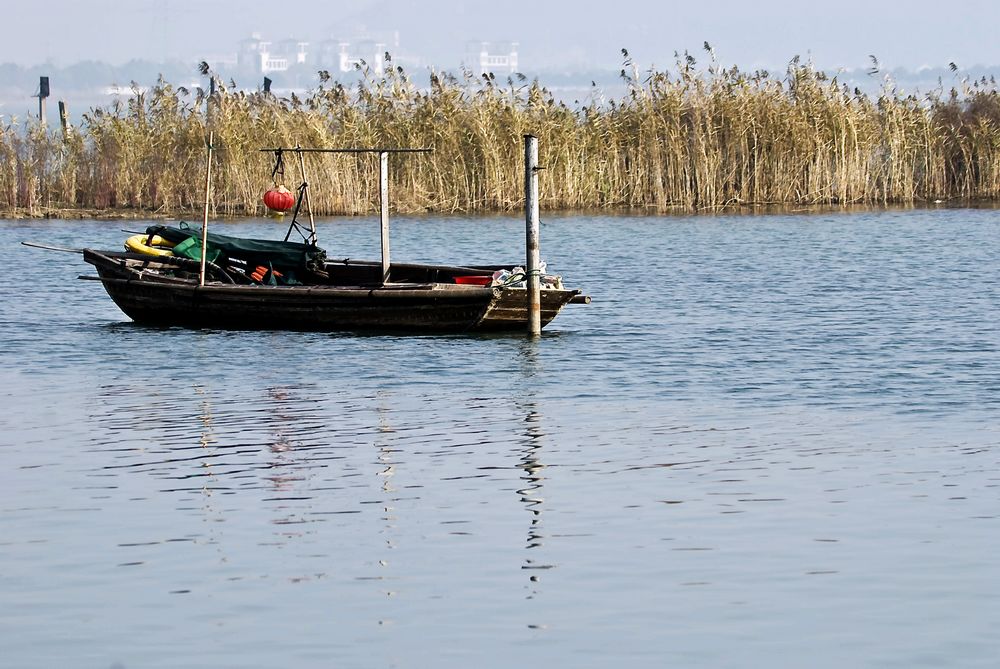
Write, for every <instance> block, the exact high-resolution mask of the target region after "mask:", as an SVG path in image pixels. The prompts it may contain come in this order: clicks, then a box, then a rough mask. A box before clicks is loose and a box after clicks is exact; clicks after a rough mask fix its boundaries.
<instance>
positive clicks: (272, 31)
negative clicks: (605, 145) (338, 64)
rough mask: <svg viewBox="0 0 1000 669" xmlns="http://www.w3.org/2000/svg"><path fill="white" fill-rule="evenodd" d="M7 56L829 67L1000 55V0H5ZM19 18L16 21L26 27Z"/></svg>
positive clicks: (2, 54) (999, 60) (18, 59)
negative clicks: (284, 44) (255, 54)
mask: <svg viewBox="0 0 1000 669" xmlns="http://www.w3.org/2000/svg"><path fill="white" fill-rule="evenodd" d="M0 6H2V7H3V9H4V12H3V13H4V17H5V21H4V23H5V29H4V31H3V33H4V38H3V40H2V41H0V62H15V63H20V64H37V63H42V62H45V61H46V60H51V61H53V62H54V63H55V64H56V65H66V64H69V63H73V62H76V61H80V60H91V59H92V60H104V61H108V62H111V63H122V62H124V61H127V60H131V59H133V58H143V59H150V60H163V59H165V58H171V59H174V58H176V59H183V60H186V61H192V62H195V61H197V60H200V59H203V58H212V57H220V56H224V55H225V54H228V53H235V50H236V43H237V42H238V41H239V40H240V39H241V38H243V37H247V36H249V34H250V33H252V32H255V31H256V32H260V33H262V35H263V36H264V37H265V38H266V39H275V40H277V39H281V38H284V37H297V38H299V39H304V40H308V41H313V42H316V41H319V40H321V39H324V38H328V37H333V38H348V39H350V38H352V37H354V36H355V35H357V34H358V33H359V32H360V31H362V30H367V31H369V32H371V33H377V34H380V35H383V34H385V35H391V34H392V33H393V31H398V32H399V38H400V49H399V52H400V53H402V54H412V55H415V56H419V57H421V58H422V59H423V60H424V61H426V62H428V63H431V64H439V65H442V66H453V64H455V63H457V62H458V61H459V60H460V59H461V57H462V55H463V54H464V52H465V44H466V42H467V41H469V40H510V41H517V42H519V43H520V57H521V63H522V69H523V70H525V71H532V70H536V69H552V68H557V67H559V68H566V69H582V68H586V67H591V68H593V67H598V68H604V69H612V68H617V67H619V66H620V62H621V57H620V53H619V52H620V49H621V48H622V47H627V48H628V49H629V50H630V51H631V52H632V54H633V55H634V56H635V59H636V61H637V62H638V63H639V64H640V65H641V66H643V67H645V66H649V65H653V64H655V65H666V64H669V63H671V62H672V61H673V52H674V51H675V50H680V51H683V50H684V49H688V50H691V51H692V52H699V54H698V55H700V52H701V46H702V43H703V42H704V41H706V40H707V41H709V42H710V43H711V44H712V45H713V46H714V47H715V49H716V52H717V54H718V56H719V58H720V60H721V61H722V62H723V63H724V64H726V65H729V64H736V65H739V66H740V67H742V68H753V67H768V68H775V67H783V66H784V65H785V63H787V61H788V60H789V59H790V58H791V57H792V56H794V55H796V54H800V55H802V56H803V57H808V56H811V57H812V59H813V61H814V62H815V63H816V64H817V65H818V66H820V67H823V68H835V67H851V68H857V67H865V66H866V65H867V64H868V54H875V55H877V56H878V58H879V59H880V60H881V61H882V63H883V64H884V65H885V66H887V67H896V66H904V67H908V68H911V69H912V68H917V67H920V66H923V65H929V66H934V67H940V66H946V65H947V64H948V63H949V62H950V61H954V62H956V63H958V64H959V65H960V66H962V67H967V66H971V65H975V64H983V65H993V64H1000V40H997V39H995V37H996V35H997V32H998V26H1000V3H993V2H987V1H985V0H951V1H950V2H941V1H940V0H933V1H931V0H911V1H909V2H905V3H904V2H898V3H897V2H879V1H878V0H867V1H865V0H839V1H838V2H822V3H810V2H808V1H807V0H806V1H803V0H794V1H793V0H741V1H738V2H722V1H719V0H686V1H685V2H662V1H661V2H657V1H654V0H642V1H638V2H596V1H592V0H575V1H570V0H497V1H494V2H481V1H474V2H457V1H455V0H423V1H421V2H417V1H407V0H353V1H351V2H346V1H342V0H298V1H295V0H288V1H285V2H278V1H275V0H238V1H234V0H129V1H128V2H124V1H122V0H37V1H28V0H0ZM14 26H16V27H17V28H16V29H15V28H14Z"/></svg>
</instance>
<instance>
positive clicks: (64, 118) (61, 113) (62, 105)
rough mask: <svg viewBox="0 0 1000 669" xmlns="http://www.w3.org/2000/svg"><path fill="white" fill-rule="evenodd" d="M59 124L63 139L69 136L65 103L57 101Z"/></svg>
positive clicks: (67, 113)
mask: <svg viewBox="0 0 1000 669" xmlns="http://www.w3.org/2000/svg"><path fill="white" fill-rule="evenodd" d="M59 124H60V125H62V132H63V139H68V138H69V110H68V109H66V103H65V102H63V101H62V100H60V101H59Z"/></svg>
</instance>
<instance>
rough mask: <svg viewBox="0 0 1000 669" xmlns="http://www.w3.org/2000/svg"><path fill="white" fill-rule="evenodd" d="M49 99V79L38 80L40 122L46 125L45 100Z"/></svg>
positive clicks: (40, 78) (41, 78)
mask: <svg viewBox="0 0 1000 669" xmlns="http://www.w3.org/2000/svg"><path fill="white" fill-rule="evenodd" d="M47 97H49V78H48V77H39V78H38V120H39V121H41V123H42V125H45V98H47Z"/></svg>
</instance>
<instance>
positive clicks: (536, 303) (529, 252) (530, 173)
mask: <svg viewBox="0 0 1000 669" xmlns="http://www.w3.org/2000/svg"><path fill="white" fill-rule="evenodd" d="M538 170H539V167H538V138H537V137H535V136H534V135H525V136H524V222H525V250H526V256H527V258H526V262H525V267H524V270H525V274H526V275H527V277H526V278H527V287H528V290H527V293H528V296H527V300H528V335H529V336H532V337H537V336H539V335H541V334H542V294H541V277H540V276H539V270H538V266H539V264H540V260H539V251H538Z"/></svg>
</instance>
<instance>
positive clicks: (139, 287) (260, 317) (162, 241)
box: [83, 146, 589, 332]
mask: <svg viewBox="0 0 1000 669" xmlns="http://www.w3.org/2000/svg"><path fill="white" fill-rule="evenodd" d="M267 150H268V151H274V152H275V154H276V161H277V162H276V166H275V170H276V171H277V170H278V169H279V168H281V169H282V170H283V167H281V166H282V165H283V163H282V157H281V156H282V152H283V151H294V152H297V154H298V156H299V163H300V166H301V170H302V185H301V186H300V187H299V188H298V198H297V200H296V201H295V204H294V206H295V213H294V214H293V216H292V221H291V225H290V226H289V230H288V234H286V235H285V239H284V240H283V241H271V240H259V239H242V238H236V237H228V236H224V235H218V234H208V233H207V230H205V229H204V228H205V227H207V221H208V217H207V207H206V218H205V226H204V227H203V229H202V230H196V229H190V228H185V227H183V225H182V226H181V227H176V228H174V227H166V226H150V227H149V228H147V230H146V232H145V234H144V235H136V236H133V237H131V238H129V240H128V242H127V243H126V249H127V250H126V251H124V252H121V251H97V250H92V249H84V250H83V258H84V260H85V261H86V262H88V263H90V264H92V265H94V267H96V268H97V273H98V277H97V278H99V279H100V281H101V282H102V283H103V284H104V287H105V289H106V290H107V292H108V295H110V296H111V299H113V300H114V302H115V304H117V305H118V307H119V308H121V310H122V311H123V312H125V314H126V315H128V316H129V317H130V318H131V319H132V320H134V321H136V322H138V323H149V324H157V325H181V326H188V327H218V328H233V329H314V330H392V331H402V332H467V331H501V330H523V329H524V328H525V326H526V325H529V322H530V319H529V315H531V314H534V313H536V312H535V311H534V308H538V310H539V311H538V312H539V313H540V325H541V326H544V325H546V324H547V323H549V322H550V321H551V320H552V319H553V318H555V317H556V316H557V315H558V314H559V312H560V311H561V310H562V308H563V307H565V306H566V305H567V304H570V303H574V302H575V303H584V304H585V303H587V302H589V298H588V297H586V296H583V295H581V294H580V291H579V290H567V289H565V288H564V287H563V285H562V279H561V277H558V276H547V275H545V274H544V264H541V265H538V267H539V268H540V269H537V268H536V269H531V268H529V269H528V270H524V269H522V268H519V267H518V268H515V267H513V266H512V265H509V264H508V265H474V266H463V265H423V264H406V263H392V262H390V259H389V251H388V248H389V246H388V245H389V241H388V202H387V200H388V173H387V170H388V167H387V165H388V159H387V157H388V153H389V152H391V151H392V150H389V149H329V150H327V149H300V148H295V149H267ZM303 151H328V152H355V153H363V152H377V153H379V154H380V182H381V197H380V199H381V202H382V215H381V219H382V230H381V232H382V260H381V262H379V261H363V260H353V259H346V258H345V259H343V260H335V261H331V260H328V259H327V257H326V253H325V251H323V249H321V248H320V247H319V246H318V245H317V239H316V227H315V223H314V221H313V219H312V214H311V211H310V213H309V228H308V229H306V228H304V227H302V226H301V225H300V224H299V223H298V221H297V216H298V213H299V208H300V207H301V206H302V205H303V203H304V204H305V206H306V208H307V209H308V208H309V198H308V194H307V192H308V191H307V185H308V184H307V182H306V180H305V167H304V163H303V160H302V153H303ZM396 151H420V150H418V149H398V150H396ZM209 152H210V153H209V172H208V175H207V177H206V181H207V182H208V183H209V184H210V175H211V171H210V170H211V146H209ZM529 172H530V170H529ZM282 173H283V171H282ZM272 176H273V175H272ZM536 179H537V177H536ZM536 183H537V182H536ZM286 193H287V191H286ZM288 194H289V195H290V193H288ZM207 199H208V198H207V197H206V201H207ZM535 213H536V214H537V206H536V207H535ZM535 223H537V215H536V216H535ZM293 229H294V230H298V231H299V233H300V234H301V235H302V238H303V242H290V241H288V237H289V236H290V235H291V233H292V230H293ZM199 240H200V242H201V243H200V244H199V243H198V242H199ZM531 249H533V253H534V256H532V255H531V254H532V250H531ZM202 256H204V257H202ZM532 258H534V259H535V260H537V239H536V240H535V246H534V247H531V245H530V243H529V263H527V264H526V266H528V264H530V263H531V262H534V261H533V260H532ZM519 270H520V271H519ZM84 278H87V277H84ZM535 284H537V285H538V286H539V291H538V293H537V299H538V304H537V305H535V304H534V303H533V302H532V300H533V299H536V298H535V293H534V292H533V286H534V285H535ZM531 326H532V327H534V323H531Z"/></svg>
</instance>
